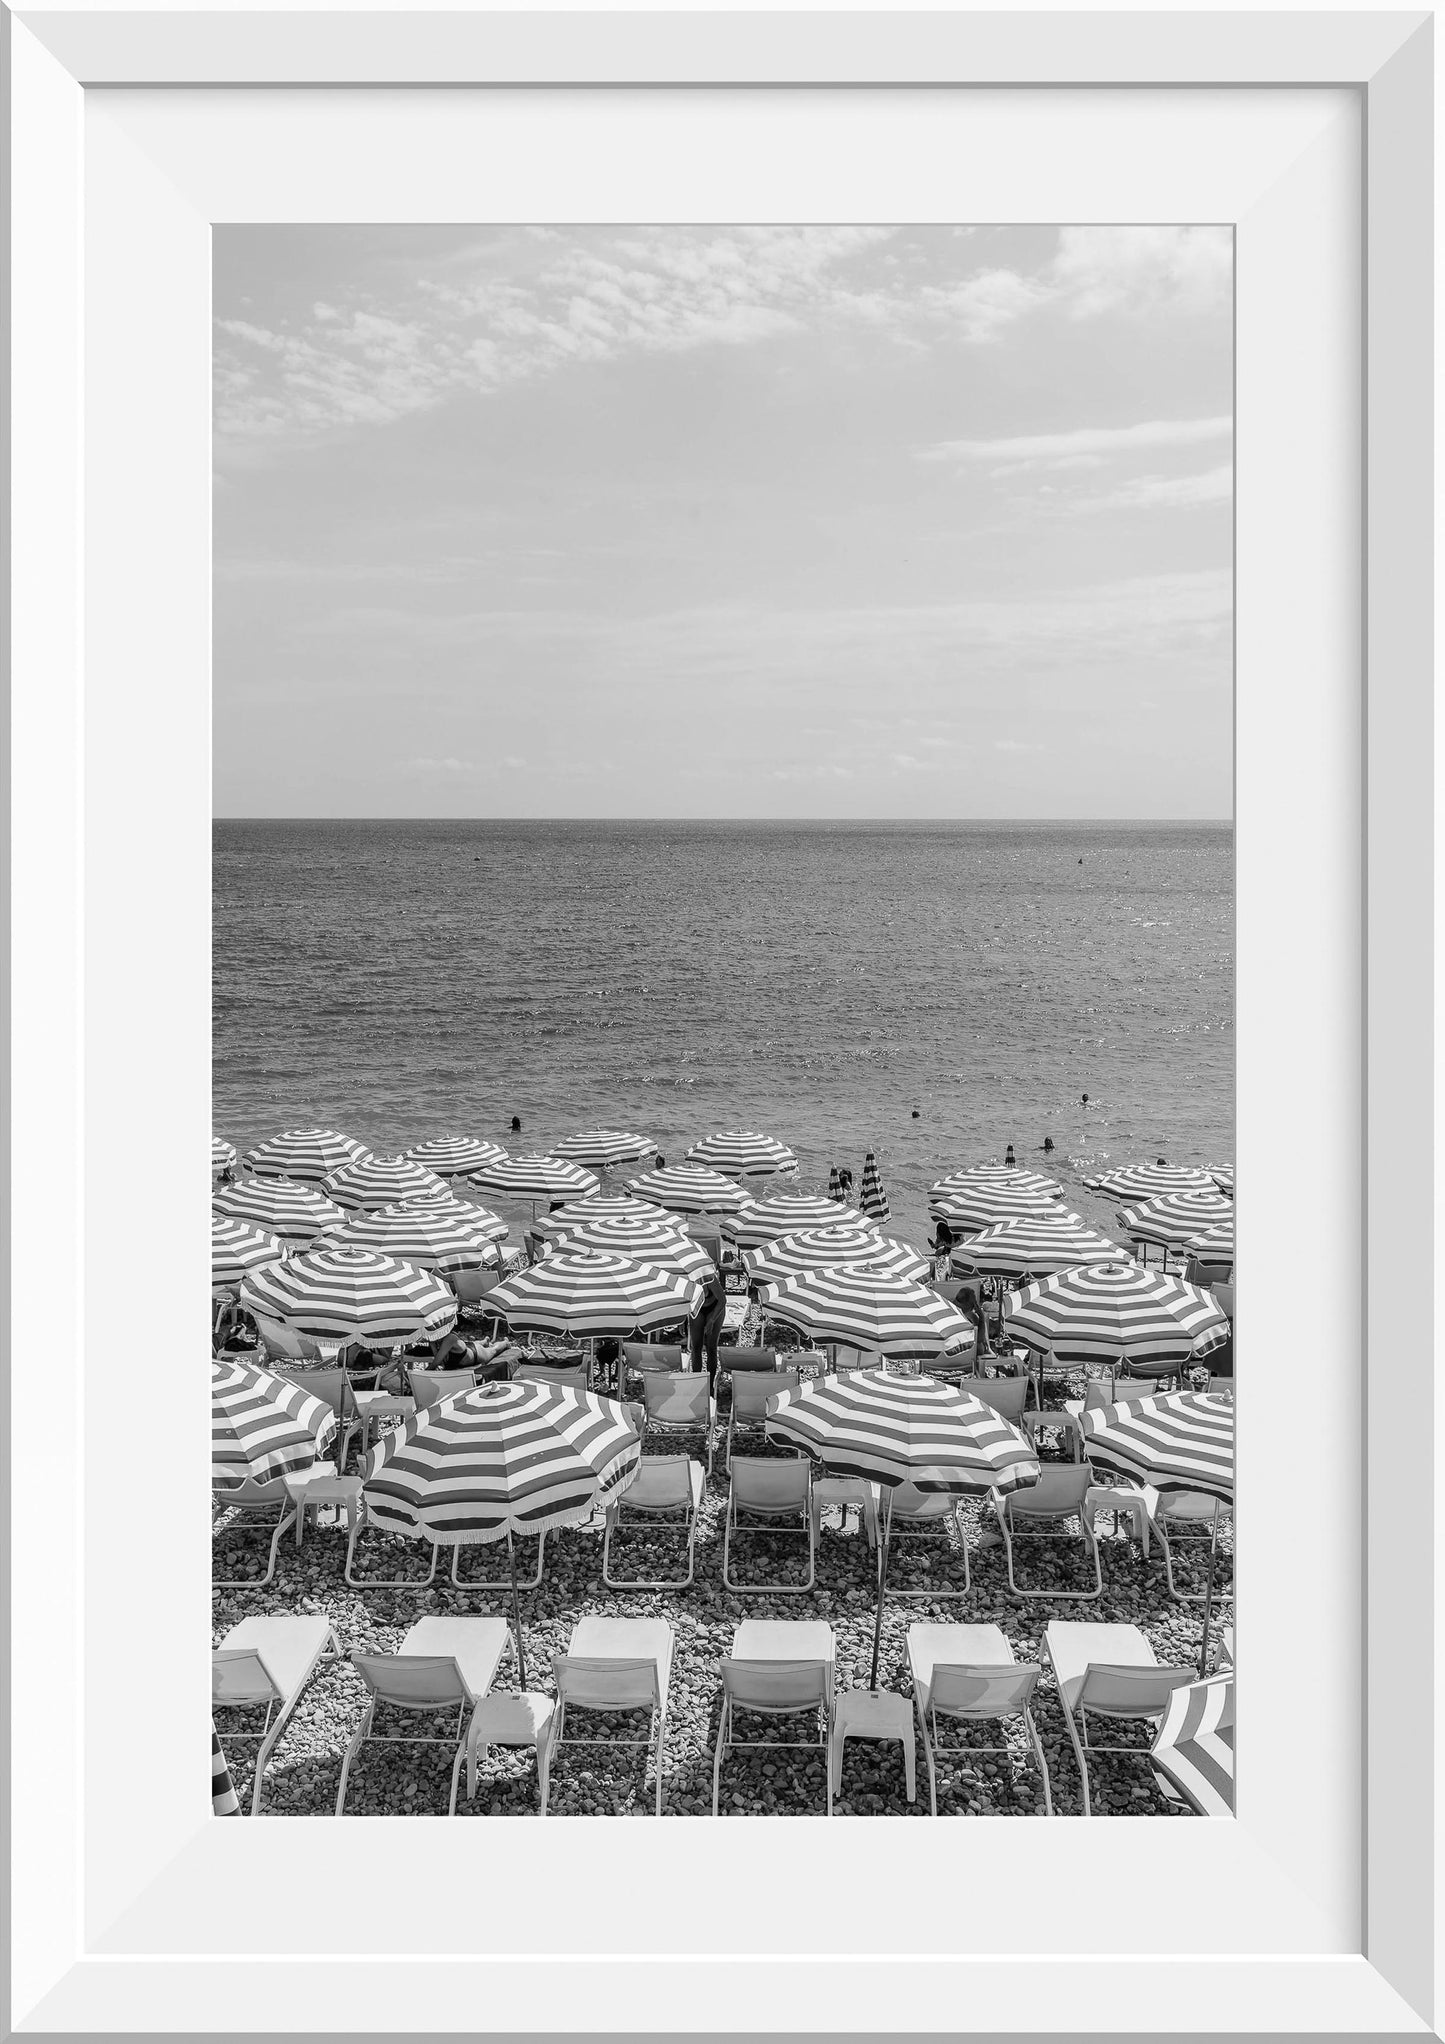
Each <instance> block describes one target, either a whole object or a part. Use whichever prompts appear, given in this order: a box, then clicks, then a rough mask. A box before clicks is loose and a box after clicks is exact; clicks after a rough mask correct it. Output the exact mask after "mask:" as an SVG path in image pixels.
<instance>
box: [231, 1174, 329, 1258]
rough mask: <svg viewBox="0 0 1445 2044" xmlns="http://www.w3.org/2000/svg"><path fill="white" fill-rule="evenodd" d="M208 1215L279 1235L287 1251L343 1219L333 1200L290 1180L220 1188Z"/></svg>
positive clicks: (253, 1180) (259, 1180) (300, 1246)
mask: <svg viewBox="0 0 1445 2044" xmlns="http://www.w3.org/2000/svg"><path fill="white" fill-rule="evenodd" d="M211 1211H212V1213H213V1214H230V1215H232V1216H234V1217H235V1218H236V1219H237V1220H241V1221H251V1222H254V1224H255V1225H256V1227H258V1228H265V1229H266V1230H267V1231H268V1232H269V1233H270V1234H272V1235H279V1237H280V1238H281V1241H282V1242H283V1243H284V1244H285V1246H286V1248H288V1249H304V1248H305V1247H306V1245H307V1243H308V1242H314V1241H315V1240H316V1238H317V1236H318V1235H324V1234H325V1233H326V1231H327V1229H328V1228H339V1227H340V1226H341V1223H342V1222H343V1221H344V1220H345V1219H346V1215H345V1214H344V1213H343V1212H342V1210H341V1208H340V1207H339V1206H337V1204H336V1202H335V1201H334V1200H329V1199H327V1198H325V1196H324V1195H323V1194H321V1193H319V1192H317V1190H316V1189H315V1187H314V1186H310V1185H296V1184H293V1182H292V1181H291V1180H290V1179H289V1178H243V1179H242V1180H241V1181H240V1183H239V1184H237V1185H223V1186H222V1187H221V1190H220V1191H219V1192H218V1193H216V1194H215V1195H214V1196H213V1197H212V1200H211Z"/></svg>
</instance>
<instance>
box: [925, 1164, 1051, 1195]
mask: <svg viewBox="0 0 1445 2044" xmlns="http://www.w3.org/2000/svg"><path fill="white" fill-rule="evenodd" d="M981 1185H1002V1186H1006V1187H1008V1188H1009V1189H1010V1190H1011V1191H1013V1192H1039V1193H1043V1194H1044V1195H1045V1197H1046V1198H1048V1199H1062V1198H1063V1196H1064V1188H1063V1187H1062V1186H1061V1185H1060V1184H1059V1182H1058V1180H1057V1179H1056V1178H1046V1177H1045V1176H1044V1174H1043V1172H1042V1171H1029V1170H1026V1169H1025V1168H1024V1166H1023V1165H1022V1164H965V1165H963V1166H962V1167H961V1168H960V1169H959V1170H957V1171H950V1172H949V1174H948V1176H947V1177H946V1178H940V1179H939V1181H938V1183H937V1184H936V1185H932V1186H930V1187H929V1189H928V1196H929V1198H930V1199H932V1198H933V1197H934V1195H935V1194H937V1195H938V1196H939V1197H941V1198H947V1197H948V1195H949V1194H950V1193H953V1192H966V1191H969V1190H971V1189H975V1188H977V1187H978V1186H981Z"/></svg>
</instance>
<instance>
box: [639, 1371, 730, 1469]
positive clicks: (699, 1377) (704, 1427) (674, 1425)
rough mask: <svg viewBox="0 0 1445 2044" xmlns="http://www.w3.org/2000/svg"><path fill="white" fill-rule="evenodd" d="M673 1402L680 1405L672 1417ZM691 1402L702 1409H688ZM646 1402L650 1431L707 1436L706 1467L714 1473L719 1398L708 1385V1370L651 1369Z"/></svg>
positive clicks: (645, 1375)
mask: <svg viewBox="0 0 1445 2044" xmlns="http://www.w3.org/2000/svg"><path fill="white" fill-rule="evenodd" d="M673 1402H676V1404H677V1405H678V1407H679V1412H678V1414H677V1415H676V1416H670V1415H669V1413H668V1412H667V1409H666V1408H667V1406H668V1405H669V1404H671V1403H673ZM689 1402H690V1403H691V1404H692V1406H693V1407H695V1408H696V1407H700V1408H701V1410H700V1411H699V1410H694V1411H691V1412H689V1411H687V1410H685V1409H684V1408H686V1406H687V1405H688V1404H689ZM642 1403H643V1409H644V1412H645V1415H646V1431H647V1433H649V1434H701V1435H702V1436H703V1444H704V1447H705V1448H706V1451H707V1461H706V1463H705V1465H704V1466H705V1467H706V1470H707V1473H708V1475H709V1476H711V1475H712V1464H713V1456H714V1454H715V1453H716V1448H717V1400H716V1399H715V1398H714V1397H713V1394H712V1391H711V1389H710V1387H709V1385H708V1381H707V1373H706V1372H705V1371H703V1370H657V1371H647V1372H645V1373H643V1377H642ZM659 1408H661V1409H659Z"/></svg>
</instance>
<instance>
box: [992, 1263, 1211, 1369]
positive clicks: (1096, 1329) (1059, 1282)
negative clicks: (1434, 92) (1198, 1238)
mask: <svg viewBox="0 0 1445 2044" xmlns="http://www.w3.org/2000/svg"><path fill="white" fill-rule="evenodd" d="M1228 1338H1229V1321H1228V1319H1227V1318H1226V1316H1225V1315H1224V1314H1223V1313H1222V1312H1221V1311H1220V1309H1219V1307H1218V1305H1217V1304H1216V1303H1215V1300H1214V1298H1213V1296H1212V1295H1211V1294H1210V1293H1209V1292H1205V1291H1201V1290H1200V1289H1199V1287H1198V1286H1197V1285H1187V1284H1185V1282H1184V1280H1183V1279H1182V1278H1177V1277H1168V1276H1166V1275H1165V1273H1164V1272H1163V1271H1159V1270H1146V1269H1145V1268H1144V1266H1143V1265H1142V1264H1139V1263H1122V1262H1121V1263H1097V1264H1090V1265H1088V1266H1087V1267H1085V1268H1083V1269H1080V1270H1065V1271H1059V1272H1058V1273H1056V1274H1055V1275H1054V1276H1053V1277H1047V1278H1040V1279H1039V1281H1038V1282H1037V1283H1036V1284H1031V1285H1025V1286H1024V1287H1023V1289H1022V1290H1020V1291H1016V1292H1009V1293H1008V1294H1007V1295H1006V1297H1005V1299H1004V1339H1005V1340H1006V1341H1007V1340H1013V1339H1021V1340H1023V1341H1026V1342H1028V1343H1029V1344H1030V1346H1031V1347H1033V1348H1037V1349H1040V1350H1042V1351H1043V1352H1044V1353H1045V1354H1048V1355H1051V1356H1053V1358H1054V1360H1055V1361H1056V1362H1060V1363H1066V1364H1074V1365H1076V1366H1079V1367H1083V1368H1087V1367H1088V1366H1089V1365H1091V1364H1093V1365H1096V1366H1102V1365H1105V1364H1111V1363H1119V1362H1123V1361H1128V1362H1131V1363H1135V1364H1142V1365H1144V1366H1145V1367H1146V1368H1148V1367H1150V1366H1153V1367H1156V1368H1159V1369H1172V1368H1174V1367H1175V1366H1176V1365H1177V1364H1179V1363H1183V1362H1187V1361H1188V1360H1189V1358H1190V1357H1191V1356H1196V1355H1198V1356H1202V1355H1206V1354H1207V1353H1208V1352H1209V1350H1210V1349H1213V1348H1218V1347H1219V1345H1220V1343H1221V1342H1224V1341H1227V1340H1228Z"/></svg>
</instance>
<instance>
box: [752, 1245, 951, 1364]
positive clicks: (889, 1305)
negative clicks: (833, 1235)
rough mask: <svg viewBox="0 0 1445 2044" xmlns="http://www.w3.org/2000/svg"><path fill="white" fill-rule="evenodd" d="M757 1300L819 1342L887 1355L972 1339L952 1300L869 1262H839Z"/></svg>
mask: <svg viewBox="0 0 1445 2044" xmlns="http://www.w3.org/2000/svg"><path fill="white" fill-rule="evenodd" d="M758 1303H759V1304H760V1305H761V1306H763V1307H765V1308H766V1309H767V1311H768V1312H770V1313H773V1314H775V1315H776V1316H777V1318H778V1319H779V1320H785V1321H787V1322H788V1324H789V1325H790V1326H792V1327H798V1328H801V1329H802V1330H803V1331H804V1332H805V1333H807V1334H811V1335H812V1336H813V1337H814V1339H815V1340H817V1341H841V1342H845V1343H847V1344H848V1345H849V1346H850V1347H852V1348H864V1349H872V1350H874V1351H875V1352H876V1353H877V1354H879V1355H884V1356H917V1357H926V1356H940V1355H951V1354H952V1353H953V1352H954V1351H955V1350H956V1349H961V1348H966V1347H967V1346H968V1344H969V1343H970V1342H971V1341H972V1340H973V1329H972V1327H971V1326H970V1325H969V1323H968V1321H967V1320H965V1319H964V1317H963V1315H962V1314H961V1313H960V1312H959V1311H958V1309H957V1308H956V1307H954V1306H951V1305H950V1304H949V1302H948V1300H947V1299H945V1298H943V1297H941V1295H940V1294H939V1293H937V1292H934V1291H930V1290H929V1288H928V1287H927V1286H926V1285H920V1284H915V1283H913V1282H912V1281H911V1280H909V1279H908V1278H900V1277H890V1276H889V1275H888V1273H887V1272H886V1271H884V1270H879V1269H877V1268H875V1267H874V1266H873V1265H872V1264H867V1263H840V1264H835V1265H832V1266H831V1267H830V1268H828V1269H827V1270H812V1271H803V1272H800V1273H799V1274H798V1275H797V1276H796V1277H785V1278H779V1279H778V1280H777V1281H776V1282H774V1283H771V1284H766V1285H763V1286H761V1287H760V1289H759V1291H758Z"/></svg>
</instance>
